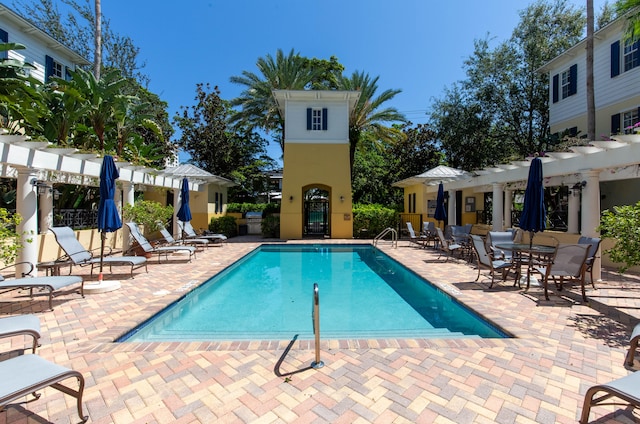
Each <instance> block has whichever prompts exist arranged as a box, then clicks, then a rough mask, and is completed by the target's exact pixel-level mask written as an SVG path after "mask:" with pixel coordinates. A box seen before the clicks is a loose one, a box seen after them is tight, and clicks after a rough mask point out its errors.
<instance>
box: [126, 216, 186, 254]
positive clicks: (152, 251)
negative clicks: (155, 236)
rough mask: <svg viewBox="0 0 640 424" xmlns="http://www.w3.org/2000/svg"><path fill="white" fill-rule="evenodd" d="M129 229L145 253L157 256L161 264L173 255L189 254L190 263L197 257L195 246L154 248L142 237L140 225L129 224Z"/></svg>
mask: <svg viewBox="0 0 640 424" xmlns="http://www.w3.org/2000/svg"><path fill="white" fill-rule="evenodd" d="M126 225H127V227H129V230H130V232H131V236H132V237H133V238H134V240H135V241H136V242H137V243H138V244H139V245H140V247H141V248H142V250H144V251H145V253H150V254H157V255H158V262H160V258H161V256H162V255H164V257H165V259H167V260H168V259H169V254H171V253H179V252H187V253H188V254H189V262H191V258H192V257H195V256H196V248H195V247H193V246H158V247H153V246H152V245H151V243H149V240H147V238H146V237H145V236H143V235H142V232H141V231H140V228H139V227H138V224H136V223H135V222H127V223H126Z"/></svg>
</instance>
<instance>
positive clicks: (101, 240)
mask: <svg viewBox="0 0 640 424" xmlns="http://www.w3.org/2000/svg"><path fill="white" fill-rule="evenodd" d="M106 238H107V236H106V235H105V233H104V231H101V232H100V273H99V274H98V281H100V282H101V281H102V280H103V278H104V277H103V275H102V265H103V260H104V241H105V239H106Z"/></svg>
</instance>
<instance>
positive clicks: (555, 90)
mask: <svg viewBox="0 0 640 424" xmlns="http://www.w3.org/2000/svg"><path fill="white" fill-rule="evenodd" d="M559 84H560V75H558V74H555V75H554V76H553V83H552V88H551V90H552V96H553V103H558V100H559V99H560V96H559V94H560V93H559V88H558V85H559Z"/></svg>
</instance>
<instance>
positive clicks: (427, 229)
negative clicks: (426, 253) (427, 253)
mask: <svg viewBox="0 0 640 424" xmlns="http://www.w3.org/2000/svg"><path fill="white" fill-rule="evenodd" d="M422 235H423V236H425V237H426V239H427V242H426V245H427V246H428V245H429V243H430V242H433V248H434V249H435V248H436V247H437V246H438V234H437V233H436V224H435V222H433V221H425V222H423V223H422Z"/></svg>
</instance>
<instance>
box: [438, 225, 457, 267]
mask: <svg viewBox="0 0 640 424" xmlns="http://www.w3.org/2000/svg"><path fill="white" fill-rule="evenodd" d="M436 234H438V240H440V244H439V245H438V249H439V250H440V255H439V256H438V259H440V256H442V254H443V253H444V254H445V255H446V256H447V260H446V261H448V260H449V257H450V256H453V253H454V252H457V251H460V250H461V249H462V246H461V245H459V244H456V243H454V242H453V241H451V240H447V239H446V238H445V237H444V233H443V232H442V229H441V228H439V227H436ZM446 261H445V262H446Z"/></svg>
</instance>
